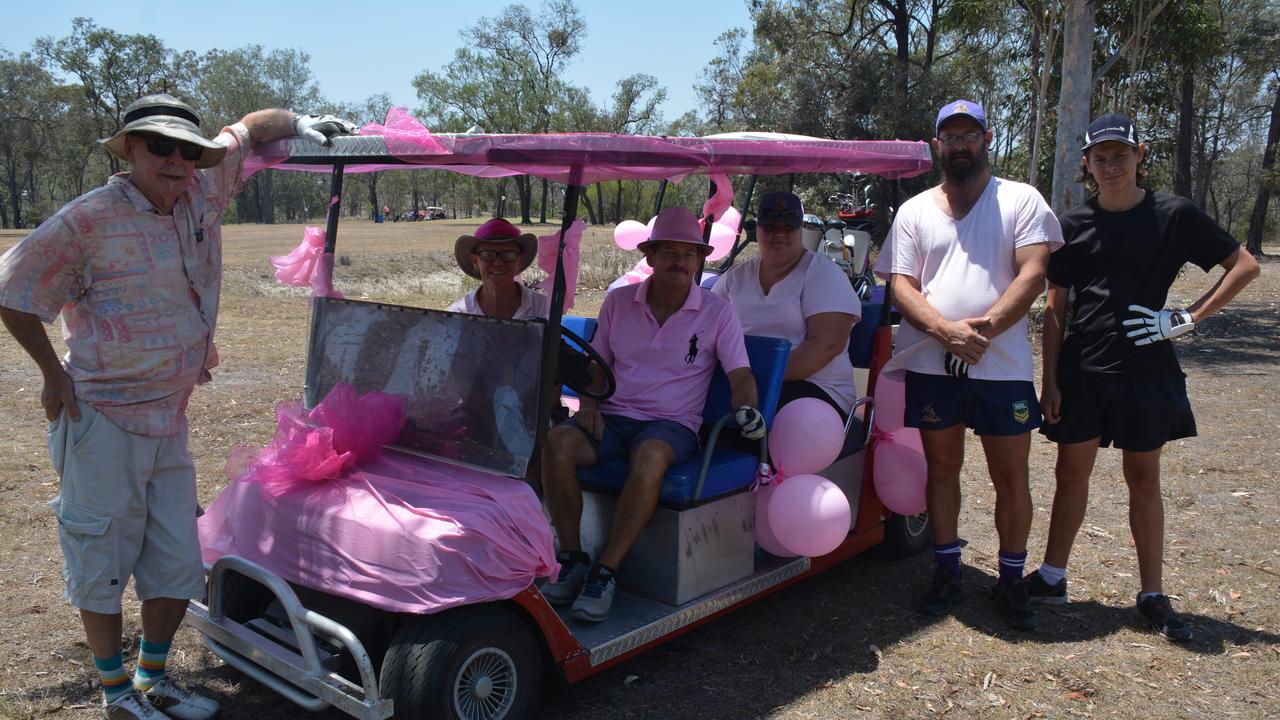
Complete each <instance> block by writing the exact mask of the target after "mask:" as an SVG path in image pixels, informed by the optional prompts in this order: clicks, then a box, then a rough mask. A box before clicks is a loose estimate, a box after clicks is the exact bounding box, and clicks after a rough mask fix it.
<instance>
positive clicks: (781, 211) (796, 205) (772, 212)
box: [756, 191, 804, 230]
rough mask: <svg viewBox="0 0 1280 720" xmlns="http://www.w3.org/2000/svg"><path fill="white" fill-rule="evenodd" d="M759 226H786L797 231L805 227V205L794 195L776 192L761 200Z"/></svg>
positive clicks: (758, 214)
mask: <svg viewBox="0 0 1280 720" xmlns="http://www.w3.org/2000/svg"><path fill="white" fill-rule="evenodd" d="M756 224H757V225H786V226H787V227H789V228H791V229H792V230H795V229H797V228H799V227H801V226H802V225H804V205H802V204H801V203H800V198H798V197H796V196H795V194H794V193H789V192H782V191H775V192H770V193H765V194H764V197H761V198H760V210H759V212H757V213H756Z"/></svg>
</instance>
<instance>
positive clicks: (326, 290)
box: [268, 227, 342, 300]
mask: <svg viewBox="0 0 1280 720" xmlns="http://www.w3.org/2000/svg"><path fill="white" fill-rule="evenodd" d="M324 239H325V233H324V229H323V228H318V227H309V228H307V229H306V230H305V231H304V232H303V236H302V242H301V243H298V247H296V248H294V249H293V250H292V251H290V252H289V254H288V255H273V256H271V257H270V258H268V259H269V260H270V261H271V264H272V265H274V266H275V268H276V280H279V281H280V282H282V283H284V284H285V285H292V286H294V287H308V286H310V288H311V294H312V296H313V297H331V298H338V299H339V300H341V299H342V293H340V292H338V291H337V290H334V289H333V253H326V252H325V251H324Z"/></svg>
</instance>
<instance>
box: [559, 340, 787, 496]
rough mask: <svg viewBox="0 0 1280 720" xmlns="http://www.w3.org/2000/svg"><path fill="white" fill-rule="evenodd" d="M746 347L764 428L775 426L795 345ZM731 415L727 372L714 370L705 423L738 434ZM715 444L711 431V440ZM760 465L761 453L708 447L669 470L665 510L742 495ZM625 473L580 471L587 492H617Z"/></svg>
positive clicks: (604, 468) (600, 468)
mask: <svg viewBox="0 0 1280 720" xmlns="http://www.w3.org/2000/svg"><path fill="white" fill-rule="evenodd" d="M746 346H747V357H748V359H749V361H750V363H751V372H752V374H754V375H755V379H756V390H757V392H758V393H759V400H760V413H761V414H762V415H763V416H764V421H765V426H766V427H772V426H773V416H774V414H775V412H776V411H777V409H778V395H779V394H780V393H781V392H782V378H783V375H785V374H786V370H787V357H788V356H789V355H790V354H791V343H790V342H789V341H787V340H783V339H780V338H771V337H762V336H757V335H747V336H746ZM733 412H734V408H733V406H732V403H731V402H730V398H729V380H728V378H727V377H726V376H725V374H724V371H722V370H721V369H720V368H716V371H715V374H714V375H713V376H712V378H711V387H710V389H709V390H708V391H707V403H706V405H705V406H704V407H703V410H702V419H703V421H704V422H706V423H709V424H713V425H716V424H720V425H723V426H724V427H725V432H736V426H734V425H733V420H732V415H733ZM726 416H728V417H727V418H726ZM714 439H715V433H714V431H713V435H712V440H713V441H714ZM759 462H760V456H759V454H758V453H756V454H753V453H747V452H743V451H741V450H733V449H730V448H725V447H716V446H715V445H714V444H713V443H712V442H709V443H708V444H707V447H705V448H704V449H703V452H702V454H701V455H700V456H698V457H694V458H693V459H691V460H687V461H685V462H683V463H680V464H678V465H676V466H674V467H672V468H671V469H670V470H668V471H667V474H666V476H665V477H664V478H663V480H662V496H661V500H660V502H661V504H662V505H663V506H665V507H670V508H674V509H682V508H686V507H692V506H694V505H698V504H701V503H704V502H707V501H708V500H713V499H715V498H717V497H720V496H722V495H728V494H729V493H733V492H736V491H738V490H742V489H743V488H746V487H748V486H750V485H751V483H752V482H753V481H754V480H755V476H756V469H757V467H758V464H759ZM704 464H705V465H706V473H705V478H703V466H704ZM627 471H628V465H627V463H626V462H624V461H622V460H613V461H610V462H607V463H602V464H600V465H594V466H592V467H586V468H580V469H579V470H578V478H579V479H580V480H581V481H582V483H583V485H584V486H586V487H587V488H589V489H593V490H598V491H603V492H609V493H616V492H618V491H619V490H621V489H622V485H623V483H624V482H626V479H627Z"/></svg>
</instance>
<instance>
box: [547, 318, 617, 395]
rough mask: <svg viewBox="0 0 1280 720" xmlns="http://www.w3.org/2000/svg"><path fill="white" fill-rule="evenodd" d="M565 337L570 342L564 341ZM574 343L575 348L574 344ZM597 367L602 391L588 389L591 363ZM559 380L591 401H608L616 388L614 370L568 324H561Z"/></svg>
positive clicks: (589, 387)
mask: <svg viewBox="0 0 1280 720" xmlns="http://www.w3.org/2000/svg"><path fill="white" fill-rule="evenodd" d="M565 338H568V339H569V340H570V341H572V343H573V344H572V345H570V344H569V343H568V342H566V341H565ZM575 346H576V347H575ZM592 365H595V366H596V367H598V368H600V371H601V373H603V374H604V390H599V391H596V390H592V389H591V378H592V374H591V366H592ZM556 370H557V374H558V378H557V379H558V380H559V381H560V384H561V385H564V386H566V387H569V388H571V389H572V390H573V391H574V392H576V393H578V394H579V395H581V396H582V397H586V398H591V399H592V400H607V399H608V398H610V397H612V396H613V393H614V391H615V390H617V389H618V381H617V380H616V379H615V378H614V377H613V371H612V370H611V369H609V365H608V364H607V363H605V361H604V358H602V357H600V353H599V351H597V350H596V349H595V348H593V347H591V343H589V342H587V341H586V340H583V339H582V336H580V335H578V333H576V332H574V331H572V330H570V329H569V328H567V327H564V326H561V327H560V361H559V364H558V367H557V369H556Z"/></svg>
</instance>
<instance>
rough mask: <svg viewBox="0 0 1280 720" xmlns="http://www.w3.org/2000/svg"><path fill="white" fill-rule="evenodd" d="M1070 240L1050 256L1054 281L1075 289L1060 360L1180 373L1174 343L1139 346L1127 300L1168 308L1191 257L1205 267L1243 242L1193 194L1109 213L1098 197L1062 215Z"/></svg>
mask: <svg viewBox="0 0 1280 720" xmlns="http://www.w3.org/2000/svg"><path fill="white" fill-rule="evenodd" d="M1060 222H1061V223H1062V237H1063V240H1065V242H1066V244H1065V245H1063V246H1062V248H1060V249H1059V250H1058V251H1057V252H1055V253H1053V254H1052V255H1050V256H1049V272H1048V277H1049V282H1051V283H1053V284H1054V285H1058V286H1060V287H1065V288H1071V289H1073V290H1075V293H1076V294H1075V301H1074V302H1073V303H1072V305H1071V313H1070V316H1071V317H1070V321H1069V322H1068V324H1067V334H1066V338H1065V340H1064V341H1063V345H1062V357H1061V360H1060V362H1059V366H1060V367H1063V368H1070V367H1079V368H1082V369H1084V370H1087V371H1090V372H1103V373H1129V374H1144V375H1154V374H1170V373H1178V372H1181V369H1180V368H1179V367H1178V359H1177V358H1176V357H1175V356H1174V354H1173V343H1171V342H1167V341H1166V342H1155V343H1151V344H1150V345H1144V346H1142V347H1138V346H1135V345H1134V344H1133V341H1132V340H1131V339H1130V338H1127V337H1125V333H1126V332H1127V331H1128V330H1129V329H1130V328H1126V327H1125V326H1124V325H1122V324H1121V323H1122V322H1123V321H1124V320H1127V319H1129V318H1131V317H1134V313H1132V312H1130V311H1129V306H1130V305H1142V306H1143V307H1147V308H1150V309H1152V310H1161V309H1163V308H1164V304H1165V301H1166V300H1167V299H1168V295H1169V287H1170V286H1171V285H1173V281H1174V280H1175V279H1177V277H1178V271H1179V270H1181V269H1182V266H1183V265H1184V264H1186V263H1187V262H1192V263H1195V264H1196V265H1199V266H1200V267H1201V268H1202V269H1204V270H1205V272H1208V271H1209V270H1210V269H1212V268H1213V266H1214V265H1217V264H1219V263H1221V262H1222V261H1223V260H1225V259H1227V258H1228V257H1229V256H1230V255H1231V254H1232V253H1234V252H1235V251H1236V249H1237V248H1239V247H1240V243H1238V242H1236V241H1235V239H1234V238H1232V237H1231V236H1230V235H1229V234H1227V232H1226V231H1225V230H1223V229H1222V228H1221V227H1219V226H1218V224H1217V223H1216V222H1214V221H1213V220H1212V219H1211V218H1210V217H1209V216H1208V215H1205V214H1204V212H1202V211H1201V210H1200V208H1198V207H1196V206H1195V205H1194V204H1193V203H1192V202H1191V201H1190V200H1188V199H1186V198H1184V197H1180V196H1178V195H1169V194H1167V193H1159V192H1150V191H1148V192H1147V194H1146V196H1145V197H1143V198H1142V201H1141V202H1139V203H1138V204H1137V205H1135V206H1134V207H1132V208H1130V209H1129V210H1126V211H1124V212H1111V211H1108V210H1103V209H1102V208H1100V207H1099V206H1098V201H1097V198H1091V199H1090V200H1089V201H1088V202H1086V203H1085V204H1083V205H1079V206H1077V207H1074V208H1072V209H1071V210H1069V211H1067V212H1066V213H1065V214H1063V216H1062V217H1061V218H1060Z"/></svg>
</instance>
